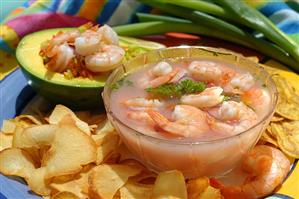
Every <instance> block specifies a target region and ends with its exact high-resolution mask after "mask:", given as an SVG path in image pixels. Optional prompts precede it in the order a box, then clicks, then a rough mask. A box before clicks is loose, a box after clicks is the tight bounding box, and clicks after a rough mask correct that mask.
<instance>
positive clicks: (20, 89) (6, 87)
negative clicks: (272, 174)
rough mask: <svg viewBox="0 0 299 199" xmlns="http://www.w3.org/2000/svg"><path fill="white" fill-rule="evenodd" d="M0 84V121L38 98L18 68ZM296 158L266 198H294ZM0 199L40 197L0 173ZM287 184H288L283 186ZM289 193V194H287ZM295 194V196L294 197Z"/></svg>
mask: <svg viewBox="0 0 299 199" xmlns="http://www.w3.org/2000/svg"><path fill="white" fill-rule="evenodd" d="M0 85H1V96H0V100H1V116H0V120H1V123H2V121H3V120H4V119H8V118H13V117H15V116H16V115H18V114H20V113H21V112H22V111H23V110H24V108H25V107H26V105H28V104H29V106H31V105H30V102H31V101H32V100H33V99H34V101H35V100H36V99H37V98H40V97H38V96H36V94H35V92H34V91H33V90H32V89H31V87H29V86H28V85H27V81H26V79H25V77H24V76H23V74H22V72H21V70H20V69H17V70H15V71H14V72H12V73H11V74H10V75H8V76H7V77H6V78H5V79H3V80H2V81H1V83H0ZM297 163H298V160H295V161H294V163H293V165H292V167H291V169H290V172H289V174H288V177H287V179H286V180H285V182H284V185H283V186H282V189H281V190H278V192H277V193H275V194H274V195H272V196H269V197H267V198H284V199H288V198H296V196H295V195H293V194H296V191H295V190H296V188H295V187H296V183H295V182H296V181H298V177H299V176H298V174H299V170H298V164H297ZM0 185H1V187H0V199H6V198H7V199H10V198H15V199H19V198H20V199H21V198H28V199H35V198H40V197H39V196H37V195H35V194H34V193H32V192H31V191H30V190H29V189H28V186H27V185H26V183H25V182H24V181H23V180H21V179H20V178H13V177H6V176H3V175H0ZM285 185H288V186H290V187H288V186H285ZM289 193H290V195H289ZM294 196H295V197H294Z"/></svg>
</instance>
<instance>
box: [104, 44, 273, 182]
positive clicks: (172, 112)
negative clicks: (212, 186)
mask: <svg viewBox="0 0 299 199" xmlns="http://www.w3.org/2000/svg"><path fill="white" fill-rule="evenodd" d="M104 101H105V106H106V109H107V112H108V116H109V118H110V120H111V121H112V123H113V125H114V126H115V127H116V129H117V130H118V132H119V134H120V135H121V137H122V139H123V141H124V143H125V144H126V145H127V146H128V148H129V149H130V150H131V151H132V152H133V154H134V155H135V156H136V158H137V159H139V160H140V161H142V162H143V163H144V164H145V165H147V166H148V167H149V168H150V169H152V170H154V171H161V170H171V169H178V170H181V171H182V172H183V173H184V175H185V176H186V177H196V176H201V175H205V176H218V175H221V174H223V173H225V172H228V171H230V170H231V169H233V168H234V167H235V166H236V165H237V164H238V163H239V161H240V160H241V159H242V157H243V156H244V154H245V153H247V152H248V151H249V150H250V149H251V148H252V147H253V146H254V144H255V143H256V142H257V140H258V139H259V136H260V134H261V132H262V131H263V129H264V128H265V125H266V124H267V123H268V122H269V119H270V117H271V115H272V114H273V110H274V106H275V104H276V89H275V86H274V84H273V82H272V80H271V79H270V77H269V76H268V75H267V73H266V72H264V71H263V70H262V69H261V68H259V66H257V65H256V64H255V63H253V62H251V61H248V60H247V59H245V58H243V57H241V56H238V55H235V54H232V53H229V52H226V51H220V52H218V51H216V50H215V49H210V48H199V47H182V48H169V49H163V50H159V51H153V52H150V53H147V54H144V55H141V56H139V57H137V58H135V59H133V60H132V61H130V62H128V63H126V64H125V65H124V66H123V67H121V68H118V69H117V70H116V71H115V72H114V73H113V74H112V75H111V76H110V78H109V80H108V83H107V86H106V87H105V89H104Z"/></svg>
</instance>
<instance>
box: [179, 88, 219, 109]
mask: <svg viewBox="0 0 299 199" xmlns="http://www.w3.org/2000/svg"><path fill="white" fill-rule="evenodd" d="M222 92H223V89H222V88H221V87H210V88H207V89H205V90H204V91H203V92H201V93H199V94H189V95H184V96H182V98H181V102H182V104H188V105H191V106H195V107H198V108H204V107H213V106H216V105H218V104H220V103H221V102H222V101H223V98H224V96H223V95H221V94H222Z"/></svg>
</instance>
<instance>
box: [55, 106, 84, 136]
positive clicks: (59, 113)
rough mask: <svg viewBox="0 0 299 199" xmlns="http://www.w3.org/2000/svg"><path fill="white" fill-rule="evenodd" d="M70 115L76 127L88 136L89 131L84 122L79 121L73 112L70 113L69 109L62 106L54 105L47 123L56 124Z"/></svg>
mask: <svg viewBox="0 0 299 199" xmlns="http://www.w3.org/2000/svg"><path fill="white" fill-rule="evenodd" d="M66 115H70V116H71V117H72V118H73V119H74V120H75V124H76V126H77V127H78V128H79V129H80V130H81V131H83V132H84V133H86V134H87V135H90V129H89V126H88V124H87V123H86V122H84V121H82V120H80V119H79V118H78V117H77V116H76V115H75V113H74V112H73V111H71V110H70V109H69V108H67V107H65V106H63V105H60V104H59V105H56V107H55V108H54V110H53V112H52V113H51V115H50V117H49V123H50V124H58V123H60V121H61V120H62V119H63V118H64V116H66Z"/></svg>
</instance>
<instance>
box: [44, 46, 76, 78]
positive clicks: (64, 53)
mask: <svg viewBox="0 0 299 199" xmlns="http://www.w3.org/2000/svg"><path fill="white" fill-rule="evenodd" d="M51 56H52V59H51V60H50V61H49V62H48V63H47V67H48V68H49V69H50V70H52V71H55V72H64V71H65V70H66V69H67V68H68V64H69V63H70V61H71V60H72V59H73V58H74V57H75V54H74V50H73V48H71V47H70V46H69V45H68V44H67V43H66V42H65V43H63V44H61V45H59V46H55V47H54V48H53V49H52V50H51Z"/></svg>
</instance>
